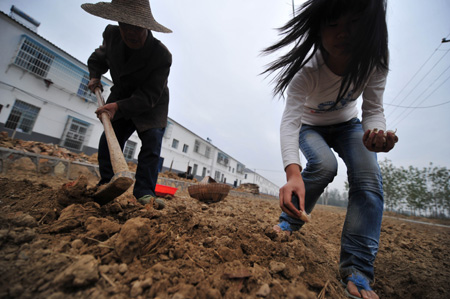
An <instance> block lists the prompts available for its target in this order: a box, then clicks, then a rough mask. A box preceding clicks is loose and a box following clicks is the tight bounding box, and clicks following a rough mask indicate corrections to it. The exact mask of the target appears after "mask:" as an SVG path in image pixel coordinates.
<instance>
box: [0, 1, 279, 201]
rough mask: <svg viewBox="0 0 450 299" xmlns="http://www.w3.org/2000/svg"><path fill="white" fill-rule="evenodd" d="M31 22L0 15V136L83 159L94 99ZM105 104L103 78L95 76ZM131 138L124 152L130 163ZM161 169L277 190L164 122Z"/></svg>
mask: <svg viewBox="0 0 450 299" xmlns="http://www.w3.org/2000/svg"><path fill="white" fill-rule="evenodd" d="M38 27H39V22H37V21H36V20H34V19H32V18H31V17H29V16H28V15H26V14H24V13H23V12H22V11H20V10H18V9H17V8H15V7H14V6H13V7H12V8H11V13H10V15H9V16H8V15H6V14H4V13H2V12H0V28H2V34H1V35H0V45H1V47H0V131H6V132H8V133H10V135H13V136H14V137H15V138H19V139H23V140H34V141H41V142H45V143H53V144H59V145H61V146H63V147H66V148H68V149H70V150H72V151H74V152H84V153H86V154H88V155H91V154H93V153H96V152H97V146H98V140H99V138H100V135H101V134H102V132H103V126H102V124H101V123H100V121H99V120H98V119H97V118H96V116H95V114H94V111H95V109H96V107H97V100H96V98H95V96H94V95H92V94H91V93H90V92H89V91H88V89H87V83H88V82H89V73H88V69H87V66H86V64H85V63H83V62H81V61H79V60H77V59H76V58H74V57H72V56H71V55H70V54H68V53H67V52H65V51H64V50H62V49H60V48H58V47H57V46H56V45H54V44H52V43H51V42H50V41H48V40H46V39H44V38H43V37H41V36H40V35H39V34H38V33H37V29H38ZM102 84H103V86H104V89H105V90H104V92H103V95H104V97H105V99H106V98H107V97H108V95H109V87H111V86H112V84H113V83H112V82H111V80H109V79H108V78H106V77H102ZM140 145H141V144H140V140H139V138H138V137H137V134H133V136H131V138H130V140H129V141H128V142H127V144H126V146H125V149H124V154H125V157H126V158H127V159H129V160H136V159H137V155H138V153H139V150H138V149H139V148H140ZM161 158H162V159H161V162H162V164H161V170H162V171H163V170H169V169H170V170H172V171H174V172H178V173H184V174H185V175H189V176H193V177H195V178H197V179H201V178H203V177H204V176H207V175H208V176H211V177H212V178H214V179H215V180H216V181H218V182H225V183H228V184H231V185H235V186H239V185H240V184H241V183H255V182H256V184H258V185H259V186H260V192H261V193H266V194H270V195H275V196H276V195H277V194H278V189H279V188H278V186H276V185H275V184H273V183H271V182H270V181H268V180H266V179H265V178H263V177H262V176H260V175H258V174H257V173H254V172H250V173H246V171H245V169H246V168H245V165H244V164H243V163H241V162H239V161H238V160H236V159H234V158H232V157H231V156H230V155H228V154H227V153H225V152H223V151H221V150H220V149H219V148H217V147H216V146H214V145H213V144H211V142H209V140H204V139H203V138H201V137H199V136H197V135H196V134H195V133H193V132H191V131H190V130H188V129H187V128H185V127H183V126H182V125H180V124H179V123H177V122H176V121H174V120H172V119H170V118H169V121H168V126H167V128H166V133H165V135H164V139H163V144H162V152H161Z"/></svg>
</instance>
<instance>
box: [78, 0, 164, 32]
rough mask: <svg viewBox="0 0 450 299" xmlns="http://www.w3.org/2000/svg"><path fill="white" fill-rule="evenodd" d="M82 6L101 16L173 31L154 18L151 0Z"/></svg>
mask: <svg viewBox="0 0 450 299" xmlns="http://www.w3.org/2000/svg"><path fill="white" fill-rule="evenodd" d="M81 8H83V9H84V10H85V11H87V12H88V13H90V14H92V15H94V16H97V17H100V18H104V19H108V20H112V21H117V22H122V23H126V24H130V25H134V26H138V27H142V28H147V29H150V30H152V31H158V32H164V33H170V32H172V30H170V29H169V28H166V27H164V26H163V25H161V24H159V23H158V22H156V20H155V18H153V15H152V10H151V8H150V3H149V0H112V1H111V3H109V2H98V3H96V4H92V3H85V4H82V5H81Z"/></svg>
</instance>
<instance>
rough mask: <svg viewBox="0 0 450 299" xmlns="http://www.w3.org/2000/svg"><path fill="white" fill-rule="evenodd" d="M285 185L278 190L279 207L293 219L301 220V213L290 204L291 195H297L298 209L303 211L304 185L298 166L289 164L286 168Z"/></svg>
mask: <svg viewBox="0 0 450 299" xmlns="http://www.w3.org/2000/svg"><path fill="white" fill-rule="evenodd" d="M286 177H287V183H286V184H285V185H284V186H283V187H281V188H280V194H279V197H280V207H281V210H283V212H285V213H286V214H288V215H289V216H291V217H293V218H298V219H301V218H302V212H301V211H299V210H297V208H296V207H295V206H294V204H293V203H292V193H295V194H297V196H298V199H299V201H300V202H299V205H300V209H301V210H302V211H304V210H305V184H304V183H303V178H302V175H301V168H300V165H297V164H290V165H288V166H287V167H286Z"/></svg>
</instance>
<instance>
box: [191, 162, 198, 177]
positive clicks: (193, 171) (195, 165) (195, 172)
mask: <svg viewBox="0 0 450 299" xmlns="http://www.w3.org/2000/svg"><path fill="white" fill-rule="evenodd" d="M197 168H198V165H197V164H194V170H192V174H193V175H197Z"/></svg>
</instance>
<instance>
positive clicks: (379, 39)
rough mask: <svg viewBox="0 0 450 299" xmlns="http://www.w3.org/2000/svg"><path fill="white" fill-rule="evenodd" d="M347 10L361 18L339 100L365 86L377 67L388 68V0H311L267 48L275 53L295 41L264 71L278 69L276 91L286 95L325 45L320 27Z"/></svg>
mask: <svg viewBox="0 0 450 299" xmlns="http://www.w3.org/2000/svg"><path fill="white" fill-rule="evenodd" d="M346 13H359V14H360V21H359V25H358V28H357V29H356V32H355V36H354V38H352V41H351V43H352V46H351V58H350V62H349V64H348V66H347V70H346V72H345V74H344V76H343V79H342V82H341V87H340V90H339V94H338V98H337V101H339V99H340V98H341V97H342V95H344V94H345V93H347V91H348V89H349V87H350V85H351V84H353V85H354V88H355V89H359V88H361V87H362V86H364V84H365V82H366V81H367V80H368V78H369V76H370V74H371V73H372V71H373V70H374V68H376V69H378V70H381V71H387V70H388V65H389V62H388V60H389V54H388V33H387V25H386V0H308V1H306V2H305V3H304V4H303V5H302V6H300V7H299V8H298V9H297V14H296V16H294V18H292V19H291V20H290V21H289V22H288V23H286V24H285V25H284V26H283V27H281V28H279V31H280V35H281V36H283V38H282V39H281V40H280V41H278V42H277V43H275V44H274V45H272V46H270V47H268V48H266V49H264V50H263V53H264V54H270V53H273V52H275V51H277V50H279V49H281V48H284V47H285V46H288V45H291V44H294V45H293V47H292V49H291V50H290V51H289V52H288V53H286V54H284V55H283V56H281V57H280V58H278V59H277V60H275V61H274V62H272V63H271V64H269V65H268V68H267V69H266V70H265V71H264V72H263V74H271V73H275V72H277V74H276V77H275V79H274V80H275V81H276V85H275V88H274V93H275V95H277V94H278V95H283V93H284V91H285V90H286V88H287V87H288V85H289V83H290V82H291V80H292V78H293V77H294V75H295V74H296V73H297V72H298V71H299V70H300V69H301V68H302V67H303V66H304V65H305V64H306V63H307V62H308V61H309V60H310V59H311V58H312V57H313V55H314V53H315V52H316V51H317V50H319V49H321V50H322V53H324V55H327V53H326V51H325V50H324V49H323V47H322V42H321V37H320V31H321V27H322V26H323V25H324V24H327V23H329V22H330V21H333V20H336V19H337V18H339V17H340V16H342V15H344V14H346Z"/></svg>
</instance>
